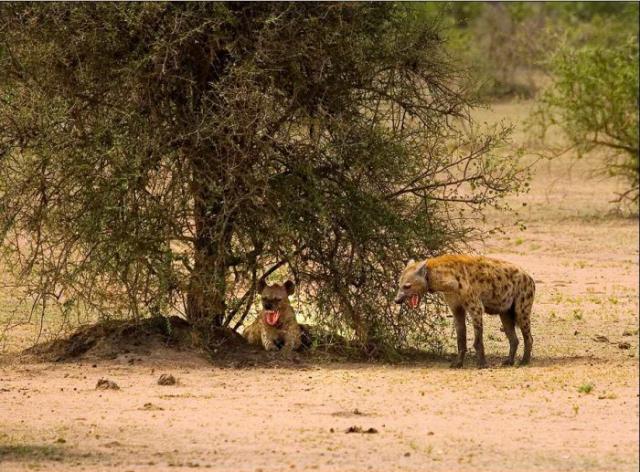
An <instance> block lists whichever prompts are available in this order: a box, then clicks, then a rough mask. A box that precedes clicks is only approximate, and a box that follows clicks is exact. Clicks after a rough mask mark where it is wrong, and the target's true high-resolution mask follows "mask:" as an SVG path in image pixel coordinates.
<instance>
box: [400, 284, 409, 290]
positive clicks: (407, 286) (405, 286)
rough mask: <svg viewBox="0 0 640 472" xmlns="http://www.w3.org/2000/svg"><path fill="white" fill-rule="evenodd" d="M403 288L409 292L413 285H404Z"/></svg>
mask: <svg viewBox="0 0 640 472" xmlns="http://www.w3.org/2000/svg"><path fill="white" fill-rule="evenodd" d="M402 288H404V289H406V290H408V289H410V288H411V284H404V285H403V286H402Z"/></svg>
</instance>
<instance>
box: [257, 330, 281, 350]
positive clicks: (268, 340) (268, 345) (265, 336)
mask: <svg viewBox="0 0 640 472" xmlns="http://www.w3.org/2000/svg"><path fill="white" fill-rule="evenodd" d="M261 337H262V346H263V347H264V350H265V351H276V350H278V346H276V343H274V342H273V339H272V336H271V333H269V331H268V330H266V329H263V330H262V333H261Z"/></svg>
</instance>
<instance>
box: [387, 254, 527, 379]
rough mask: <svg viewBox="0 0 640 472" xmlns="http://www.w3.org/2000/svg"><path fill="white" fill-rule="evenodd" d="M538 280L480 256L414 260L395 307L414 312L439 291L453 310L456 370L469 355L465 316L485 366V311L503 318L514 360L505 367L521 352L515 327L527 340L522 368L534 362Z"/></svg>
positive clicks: (481, 364) (403, 277)
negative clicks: (405, 304)
mask: <svg viewBox="0 0 640 472" xmlns="http://www.w3.org/2000/svg"><path fill="white" fill-rule="evenodd" d="M535 290H536V287H535V283H534V281H533V278H531V276H530V275H529V274H527V273H526V272H525V271H524V270H522V269H520V268H519V267H517V266H515V265H513V264H510V263H508V262H504V261H500V260H497V259H491V258H488V257H480V256H465V255H445V256H440V257H435V258H433V259H427V260H425V261H419V262H415V261H413V260H412V261H410V262H409V264H408V265H407V267H406V268H405V269H404V271H402V275H401V276H400V288H399V290H398V295H397V296H396V299H395V302H396V303H403V302H405V301H406V302H408V304H409V306H410V307H411V308H415V307H417V306H418V304H419V303H420V297H421V296H422V295H424V293H425V292H429V293H433V292H439V293H441V294H442V295H443V296H444V299H445V301H446V303H447V305H449V307H450V308H451V311H452V312H453V317H454V320H455V326H456V334H457V338H458V356H457V358H456V360H454V362H453V363H452V364H451V367H454V368H458V367H462V364H463V362H464V356H465V353H466V351H467V328H466V324H465V315H467V314H468V315H469V317H470V318H471V321H472V322H473V331H474V335H475V339H474V343H473V347H474V348H475V350H476V354H477V356H478V367H486V365H487V364H486V360H485V356H484V344H483V342H482V314H483V312H486V313H489V314H492V315H496V314H497V315H500V320H501V321H502V326H503V327H504V332H505V333H506V335H507V338H508V339H509V357H507V359H506V360H505V361H504V362H503V365H513V363H514V359H515V355H516V351H517V349H518V337H517V336H516V330H515V326H516V325H518V327H519V328H520V331H521V332H522V337H523V338H524V354H523V356H522V360H521V361H520V365H525V364H528V363H529V361H530V360H531V347H532V345H533V337H532V336H531V307H532V305H533V297H534V294H535Z"/></svg>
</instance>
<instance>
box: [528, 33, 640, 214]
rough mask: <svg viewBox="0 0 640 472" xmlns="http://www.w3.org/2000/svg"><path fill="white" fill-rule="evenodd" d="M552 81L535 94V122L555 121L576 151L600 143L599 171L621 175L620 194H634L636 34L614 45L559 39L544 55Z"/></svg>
mask: <svg viewBox="0 0 640 472" xmlns="http://www.w3.org/2000/svg"><path fill="white" fill-rule="evenodd" d="M549 68H550V70H551V73H552V84H551V85H550V87H549V88H548V89H547V90H546V91H545V92H544V94H543V95H542V97H541V99H540V107H539V109H538V110H537V116H536V118H537V120H536V122H537V124H539V125H541V126H542V129H543V130H547V129H548V128H549V127H551V126H554V125H556V126H558V127H560V128H561V130H562V131H563V134H564V136H565V137H566V138H567V139H568V141H569V143H570V145H571V146H572V148H573V149H575V150H576V151H577V152H578V155H582V154H584V153H586V152H589V151H592V150H594V149H600V150H601V151H602V153H603V156H604V161H605V171H606V172H607V173H608V174H609V175H611V176H622V177H623V178H625V179H626V180H627V181H628V184H629V188H628V190H627V191H626V192H625V193H624V194H623V195H622V197H628V198H630V199H632V200H633V201H636V202H637V200H638V172H639V171H638V165H639V162H638V37H637V35H636V36H633V35H632V36H630V37H628V38H626V41H620V42H619V43H618V44H617V45H616V46H604V45H585V46H582V47H580V48H577V49H576V48H573V47H571V46H568V45H565V46H564V47H561V48H559V50H558V51H557V52H556V53H555V54H554V55H553V56H552V58H551V60H550V61H549Z"/></svg>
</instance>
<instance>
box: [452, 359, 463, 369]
mask: <svg viewBox="0 0 640 472" xmlns="http://www.w3.org/2000/svg"><path fill="white" fill-rule="evenodd" d="M449 368H450V369H462V361H461V360H460V359H456V360H454V361H453V362H451V364H449Z"/></svg>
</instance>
